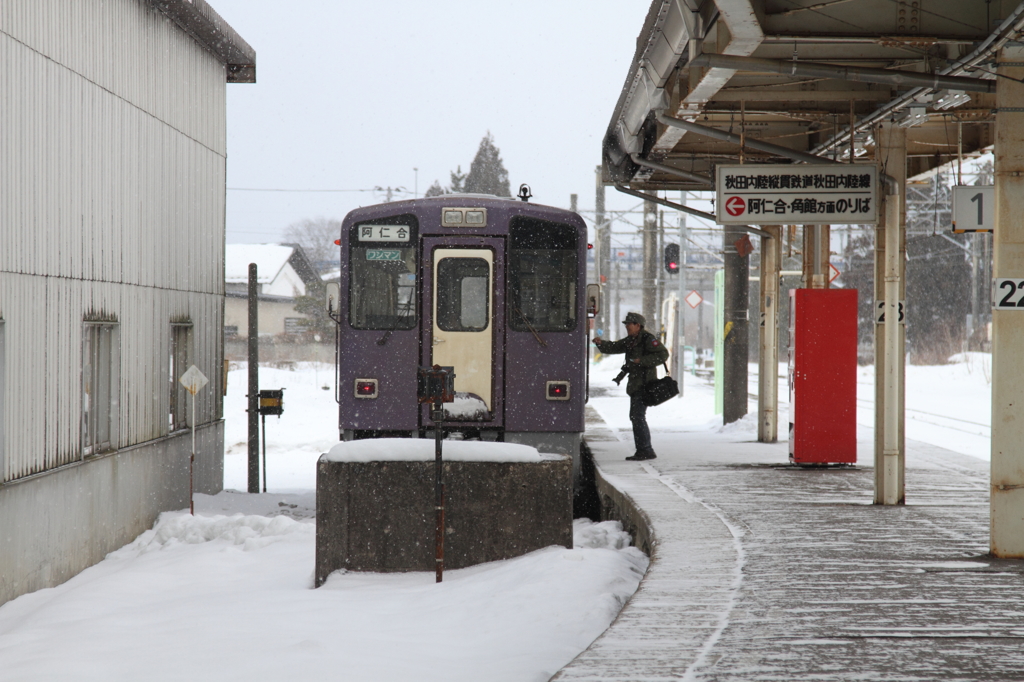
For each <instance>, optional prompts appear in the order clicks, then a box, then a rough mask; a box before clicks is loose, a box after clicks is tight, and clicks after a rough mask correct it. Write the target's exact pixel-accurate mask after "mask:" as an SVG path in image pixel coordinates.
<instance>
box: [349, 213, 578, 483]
mask: <svg viewBox="0 0 1024 682" xmlns="http://www.w3.org/2000/svg"><path fill="white" fill-rule="evenodd" d="M340 245H341V278H340V288H339V290H338V291H339V292H341V293H336V294H335V296H337V298H338V300H337V301H336V303H335V304H333V305H334V306H335V309H334V312H333V316H334V317H335V319H336V321H337V322H338V346H337V357H338V363H337V382H338V392H337V396H336V397H337V400H338V404H339V419H338V428H339V431H340V436H341V438H342V440H352V439H359V438H376V437H396V436H400V437H413V438H416V437H424V436H426V435H427V432H428V431H430V432H432V431H433V427H434V424H433V422H432V421H431V419H430V412H429V405H420V404H419V403H418V402H417V396H416V391H417V383H416V376H417V368H418V367H419V366H430V365H441V366H453V367H454V368H455V375H456V378H455V390H456V391H457V395H456V401H455V402H454V403H449V404H447V405H446V406H445V407H446V417H445V422H444V426H443V428H444V431H445V432H446V433H448V434H451V433H461V434H462V436H463V437H464V438H480V439H483V440H497V441H505V442H514V443H524V444H527V445H533V446H535V447H537V448H538V449H539V450H541V451H542V452H559V453H565V454H570V455H572V456H573V460H574V464H576V466H574V469H576V470H578V462H579V451H580V442H581V438H582V433H583V407H584V403H585V402H586V398H587V374H586V372H587V369H586V368H587V362H586V360H587V348H588V346H587V336H588V326H589V325H588V319H587V310H586V307H585V298H588V297H587V296H586V293H587V287H586V253H587V230H586V226H585V224H584V222H583V220H582V219H581V218H580V217H579V216H578V215H576V214H575V213H572V212H569V211H566V210H563V209H558V208H552V207H549V206H541V205H536V204H530V203H526V202H524V201H517V200H513V199H501V198H497V197H493V196H489V195H473V194H460V195H448V196H442V197H434V198H429V199H417V200H413V201H399V202H394V203H387V204H381V205H377V206H369V207H365V208H359V209H356V210H354V211H352V212H351V213H349V214H348V215H347V216H346V217H345V221H344V223H343V226H342V232H341V239H340Z"/></svg>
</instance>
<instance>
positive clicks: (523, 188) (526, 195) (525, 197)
mask: <svg viewBox="0 0 1024 682" xmlns="http://www.w3.org/2000/svg"><path fill="white" fill-rule="evenodd" d="M532 196H533V193H532V192H530V186H529V185H527V184H526V183H525V182H524V183H523V184H521V185H519V199H520V200H521V201H529V200H530V197H532Z"/></svg>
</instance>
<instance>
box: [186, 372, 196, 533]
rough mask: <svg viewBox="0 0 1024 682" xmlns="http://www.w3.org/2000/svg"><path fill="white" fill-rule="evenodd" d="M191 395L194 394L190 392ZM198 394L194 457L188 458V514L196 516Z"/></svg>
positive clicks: (193, 434) (193, 433) (193, 404)
mask: <svg viewBox="0 0 1024 682" xmlns="http://www.w3.org/2000/svg"><path fill="white" fill-rule="evenodd" d="M189 393H192V392H191V391H189ZM195 470H196V394H195V393H192V455H191V456H190V457H189V458H188V513H189V514H191V515H192V516H195V515H196V502H195V494H196V493H195V490H196V484H195Z"/></svg>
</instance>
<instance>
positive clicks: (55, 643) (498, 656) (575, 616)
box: [0, 494, 647, 682]
mask: <svg viewBox="0 0 1024 682" xmlns="http://www.w3.org/2000/svg"><path fill="white" fill-rule="evenodd" d="M217 497H221V496H217ZM239 497H241V496H240V495H238V494H226V495H225V499H224V500H222V501H221V502H220V504H222V505H226V504H228V503H229V502H230V501H233V500H236V499H238V498H239ZM575 536H576V537H575V545H576V548H575V549H572V550H567V549H565V548H564V547H548V548H546V549H542V550H539V551H536V552H532V553H530V554H527V555H525V556H522V557H518V558H517V559H512V560H509V561H496V562H492V563H489V564H482V565H479V566H473V567H471V568H466V569H462V570H458V571H447V572H445V575H444V582H442V583H441V584H436V583H435V582H434V574H433V573H432V572H430V573H404V574H379V573H346V572H343V571H339V572H336V573H334V574H333V575H332V576H331V577H330V579H329V580H328V582H327V584H325V585H324V586H323V587H321V588H320V589H317V590H314V589H312V577H311V569H312V566H313V551H314V526H313V524H312V523H310V522H298V521H295V520H293V519H289V518H287V517H283V516H277V517H275V518H266V517H258V516H255V515H251V514H250V515H244V514H237V515H234V516H210V517H205V516H195V517H193V516H190V515H189V514H187V513H183V512H175V513H170V514H164V515H162V516H161V517H160V519H159V521H158V522H157V524H156V526H155V527H154V528H153V529H152V530H151V531H147V532H146V533H144V534H143V535H142V536H140V537H139V538H138V539H137V540H136V541H135V542H133V543H132V544H131V545H129V546H128V547H125V548H123V549H121V550H119V551H118V552H115V553H114V554H113V555H111V556H110V557H109V558H108V559H107V560H105V561H102V562H100V563H99V564H97V565H96V566H93V567H92V568H89V569H87V570H86V571H84V572H83V573H81V574H79V575H78V576H76V577H74V578H72V579H71V580H69V581H68V582H67V583H65V584H63V585H60V586H58V587H56V588H53V589H47V590H39V591H37V592H34V593H32V594H28V595H24V596H22V597H19V598H18V599H15V600H14V601H12V602H8V603H7V604H4V605H3V606H2V607H0V660H2V661H3V663H2V665H0V680H3V682H35V681H36V680H65V679H67V680H76V681H90V682H91V681H96V682H100V681H102V682H129V681H131V682H135V681H136V680H147V682H163V681H167V682H170V681H172V680H223V681H225V682H233V681H238V682H253V681H257V680H279V679H296V680H325V679H343V680H347V681H352V682H385V681H387V682H390V681H391V680H417V682H434V681H436V682H442V681H443V682H478V681H479V680H488V681H489V682H504V681H507V682H517V681H522V680H537V681H539V680H547V679H549V678H550V677H551V676H552V675H553V674H555V672H557V671H558V670H559V669H560V668H561V667H563V666H564V665H566V664H567V663H568V662H569V661H571V660H572V659H573V658H574V657H575V656H576V655H577V654H578V653H579V652H580V651H581V650H583V649H584V648H586V647H587V646H588V645H589V644H590V643H591V642H592V641H593V640H594V639H595V638H596V637H598V636H599V635H600V634H601V633H602V632H603V631H604V630H605V629H606V628H607V627H608V624H609V623H610V622H611V621H612V620H613V619H614V618H615V616H616V615H617V614H618V612H619V610H620V608H621V606H622V604H623V603H624V602H625V601H626V600H627V599H629V597H630V595H631V594H632V593H633V592H634V591H635V590H636V587H637V584H638V583H639V581H640V578H641V577H642V575H643V573H644V571H645V570H646V568H647V557H646V556H644V555H643V554H642V553H641V552H640V551H639V550H637V549H636V548H635V547H629V546H628V536H626V534H625V533H623V532H622V529H621V527H620V526H619V525H618V524H617V523H615V522H605V523H600V524H593V523H590V522H589V521H577V522H576V524H575Z"/></svg>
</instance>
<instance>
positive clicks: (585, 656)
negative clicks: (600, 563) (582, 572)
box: [554, 409, 1024, 681]
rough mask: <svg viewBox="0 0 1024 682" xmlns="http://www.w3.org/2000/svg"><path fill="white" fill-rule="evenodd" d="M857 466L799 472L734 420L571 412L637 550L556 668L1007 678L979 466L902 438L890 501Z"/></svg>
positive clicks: (796, 676) (1021, 570) (1011, 599)
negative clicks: (707, 422) (628, 505)
mask: <svg viewBox="0 0 1024 682" xmlns="http://www.w3.org/2000/svg"><path fill="white" fill-rule="evenodd" d="M859 436H860V438H859V440H860V450H861V451H860V452H859V458H858V462H859V463H858V466H857V467H856V468H848V469H802V468H796V467H790V466H788V465H787V464H786V461H787V455H786V444H785V443H778V444H770V445H769V444H762V443H757V442H756V439H755V437H754V436H752V435H751V434H749V433H735V434H722V433H710V432H693V433H685V432H675V433H664V432H662V433H655V434H654V445H655V449H656V450H657V452H658V453H659V457H658V459H656V460H653V461H651V462H643V463H637V462H627V461H625V460H624V458H625V457H626V456H627V455H629V454H631V453H632V447H631V438H629V434H628V433H625V434H623V433H620V432H617V431H615V429H612V428H609V427H608V426H607V425H605V424H604V422H603V421H602V420H601V418H600V416H599V415H598V414H597V412H595V411H594V410H593V409H588V424H587V442H588V445H589V447H590V449H591V451H592V452H593V454H594V459H595V464H596V466H597V469H598V475H599V476H601V477H602V478H603V479H604V480H605V481H606V482H607V483H609V484H610V485H612V486H613V487H615V488H616V489H618V490H620V491H622V492H623V493H624V494H626V495H628V496H629V497H630V498H631V499H632V500H633V501H634V502H635V503H636V505H637V506H638V507H639V508H640V509H642V510H643V513H644V514H646V516H647V517H648V519H649V522H650V525H651V527H652V530H653V533H654V536H655V547H654V557H653V558H654V561H653V562H652V564H651V568H650V569H649V571H648V574H647V576H646V577H645V579H644V581H643V582H642V583H641V586H640V588H639V590H638V591H637V593H636V594H635V595H634V597H633V598H632V599H631V600H630V602H629V603H628V604H627V605H626V606H625V608H624V609H623V611H622V612H621V613H620V615H619V617H618V619H617V620H616V621H615V622H614V623H613V624H612V626H611V627H610V628H609V629H608V630H607V631H606V632H605V634H604V635H602V636H601V637H600V638H599V639H598V640H596V641H595V642H594V644H593V645H592V646H591V647H590V648H589V649H588V650H587V651H585V652H584V653H582V654H581V655H580V656H579V657H578V658H577V659H576V660H575V661H573V663H572V664H570V665H569V666H567V667H566V668H565V669H563V670H562V671H561V672H560V673H559V674H558V675H557V676H556V677H555V678H554V679H557V680H669V679H673V680H674V679H691V680H730V681H731V680H737V681H739V680H744V681H751V680H780V681H781V680H786V681H791V680H822V681H830V680H886V681H901V680H907V681H909V680H914V681H920V680H1024V561H1002V560H994V559H992V558H991V557H989V556H988V554H987V552H988V523H989V517H988V514H989V508H988V463H987V462H985V461H982V460H979V459H976V458H970V457H967V456H964V455H960V454H958V453H954V452H950V451H948V450H943V449H942V448H938V447H934V446H930V445H925V444H921V443H916V442H908V444H907V470H906V481H907V483H906V489H907V505H906V506H900V507H881V506H876V505H873V504H872V503H871V502H872V486H873V476H874V472H873V470H872V468H871V452H870V448H871V437H870V436H871V434H870V432H867V431H864V432H863V433H861V434H859Z"/></svg>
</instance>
